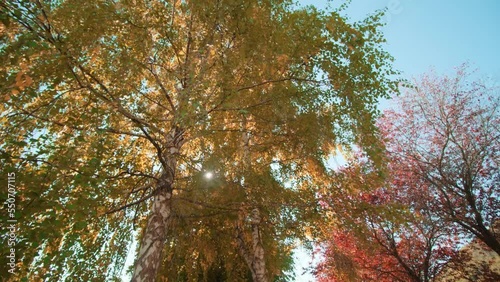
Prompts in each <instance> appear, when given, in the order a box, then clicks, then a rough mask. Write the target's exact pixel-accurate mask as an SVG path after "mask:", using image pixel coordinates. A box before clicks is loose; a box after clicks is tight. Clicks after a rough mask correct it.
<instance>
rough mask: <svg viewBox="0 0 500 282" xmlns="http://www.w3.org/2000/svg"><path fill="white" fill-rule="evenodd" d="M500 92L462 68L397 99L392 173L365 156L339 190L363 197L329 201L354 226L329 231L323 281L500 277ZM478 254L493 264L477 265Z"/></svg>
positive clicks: (386, 127) (390, 117)
mask: <svg viewBox="0 0 500 282" xmlns="http://www.w3.org/2000/svg"><path fill="white" fill-rule="evenodd" d="M494 91H496V89H494V88H490V87H487V86H485V85H484V84H483V83H481V81H480V80H471V73H469V70H468V68H467V65H462V66H460V67H458V68H457V69H456V73H455V74H454V75H453V76H445V75H443V76H438V75H436V74H435V73H432V72H430V73H428V74H425V75H424V76H422V78H421V79H419V80H415V81H414V83H413V84H412V85H411V87H409V88H407V89H406V91H405V92H404V94H403V95H401V96H399V97H396V98H395V100H394V102H395V107H394V109H393V110H387V111H385V112H384V116H383V117H382V118H381V119H380V120H379V123H378V125H379V128H380V132H381V134H382V137H383V139H384V145H385V147H386V151H385V158H384V160H385V161H386V162H387V167H386V169H385V170H382V173H380V171H379V170H377V169H374V167H373V165H372V164H371V163H370V162H369V161H366V160H364V159H362V158H358V159H357V160H355V161H353V162H352V163H351V164H349V166H347V167H345V168H343V169H341V170H339V171H338V172H337V173H336V175H335V179H336V183H337V184H336V185H338V186H340V187H341V186H344V187H348V188H350V189H352V187H354V188H356V191H357V195H356V194H353V193H351V194H348V196H346V197H343V198H341V199H342V201H339V198H338V197H337V195H333V197H332V195H331V192H329V193H326V194H325V195H324V203H325V206H326V207H327V208H328V209H333V208H334V207H335V205H337V204H338V203H339V202H342V203H347V204H348V205H349V207H351V208H350V209H349V212H348V214H344V215H343V218H350V224H351V225H346V224H345V223H342V225H339V224H337V225H335V226H334V227H333V231H332V229H329V230H327V231H326V247H325V257H326V260H325V261H324V262H323V263H322V264H321V265H320V266H319V268H318V277H319V278H320V279H326V280H325V281H328V280H329V279H330V280H334V281H345V280H348V279H351V280H352V279H353V281H356V279H363V281H416V282H417V281H422V282H425V281H441V280H439V279H443V277H444V276H445V275H444V274H443V273H446V276H447V278H446V279H451V280H453V281H455V280H457V279H459V278H460V279H465V278H464V277H462V276H463V272H462V271H461V269H475V270H474V274H471V275H469V276H470V277H475V278H471V279H473V280H471V281H493V280H495V279H494V278H492V277H498V275H499V273H496V272H495V271H497V270H494V268H492V267H491V265H492V264H495V263H498V258H499V252H498V242H499V241H498V240H499V239H498V238H499V236H498V232H499V229H498V220H499V219H498V217H499V215H500V214H499V212H500V206H499V199H500V197H499V196H500V189H499V188H500V187H499V185H498V184H499V183H500V182H499V180H500V179H499V176H500V174H499V163H500V158H499V157H500V155H499V154H498V152H499V150H498V149H499V145H500V143H499V142H500V138H499V136H500V135H499V133H500V127H499V125H500V119H499V112H498V106H499V102H500V101H499V99H498V96H497V95H494V94H496V93H495V92H494ZM340 187H339V188H340ZM337 190H338V189H337ZM332 191H335V190H332ZM471 242H472V243H471ZM469 244H470V245H469ZM464 246H465V247H464ZM474 248H477V249H479V250H480V249H482V248H483V249H485V250H489V253H493V255H491V256H490V257H492V259H484V260H477V259H476V258H475V257H476V256H482V255H481V251H479V253H478V252H476V251H474V252H471V250H474ZM485 253H488V251H485ZM488 256H489V255H488ZM485 257H487V256H486V255H485ZM472 259H473V260H476V261H471V260H472Z"/></svg>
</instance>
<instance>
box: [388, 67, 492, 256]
mask: <svg viewBox="0 0 500 282" xmlns="http://www.w3.org/2000/svg"><path fill="white" fill-rule="evenodd" d="M467 71H468V70H467V67H466V65H463V66H461V67H459V68H458V69H457V73H456V75H455V76H454V77H447V76H442V77H437V76H436V75H435V74H433V73H431V74H429V75H426V76H424V77H423V78H422V79H421V81H419V82H416V83H415V87H414V88H413V89H410V90H409V91H408V92H407V93H406V94H405V95H404V96H402V97H401V98H400V100H399V105H400V109H398V110H397V111H388V112H386V113H385V117H384V119H383V120H382V121H381V126H382V131H383V132H384V134H385V138H387V143H386V144H387V150H388V154H389V157H390V159H391V160H392V161H393V162H394V163H398V165H399V166H401V167H403V169H404V170H406V171H407V173H408V174H409V175H411V177H413V178H418V179H421V181H423V183H424V184H425V185H421V186H420V187H425V189H426V190H424V191H422V190H421V191H422V193H423V194H424V193H425V194H430V195H431V196H432V197H431V198H430V204H429V208H428V210H429V212H431V213H432V215H434V216H437V217H439V218H440V220H442V221H443V222H446V223H447V224H449V225H457V226H458V227H460V229H461V230H462V231H463V232H464V234H468V235H470V236H473V237H476V238H478V239H480V240H481V241H483V242H484V243H485V244H486V245H488V246H489V247H490V248H491V249H492V250H494V251H495V252H496V253H497V254H499V255H500V240H499V236H498V234H497V232H498V231H495V230H494V229H493V228H492V225H493V224H494V223H495V222H496V221H497V220H498V217H499V216H500V202H499V201H500V200H499V199H500V198H499V196H500V187H499V185H498V184H499V183H500V181H499V180H500V170H499V164H500V154H499V148H500V147H499V146H500V126H499V125H500V119H499V112H498V105H499V101H500V100H499V97H498V95H493V96H490V95H491V91H492V90H491V89H488V88H487V87H485V86H484V85H482V84H481V83H480V82H477V81H476V82H469V80H468V79H469V74H468V73H467Z"/></svg>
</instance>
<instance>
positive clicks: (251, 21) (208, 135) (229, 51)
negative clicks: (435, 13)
mask: <svg viewBox="0 0 500 282" xmlns="http://www.w3.org/2000/svg"><path fill="white" fill-rule="evenodd" d="M0 5H1V6H0V7H1V11H2V13H1V17H2V18H1V20H2V24H3V26H2V28H3V30H4V31H5V32H4V33H3V34H2V37H1V40H2V41H1V42H2V43H1V45H0V52H1V53H2V68H1V80H2V83H1V85H2V88H1V91H2V99H3V103H2V104H1V107H2V114H1V120H0V121H1V124H2V127H1V128H2V131H1V133H0V134H1V138H2V140H3V143H2V144H1V145H0V149H1V152H2V166H3V167H4V168H5V171H7V172H9V171H16V173H17V174H18V175H19V178H18V184H19V186H18V202H17V204H18V214H17V218H18V220H19V222H20V226H19V227H20V230H19V233H18V235H19V241H18V242H19V243H18V246H17V247H18V253H19V254H22V255H21V257H20V260H19V264H18V270H19V273H20V275H21V276H23V277H27V278H28V279H30V280H50V281H58V280H64V279H65V277H81V279H83V280H85V281H92V280H98V281H104V280H111V279H116V278H117V277H118V276H119V273H120V271H121V267H122V266H123V262H124V258H125V255H126V252H125V250H126V246H127V245H128V244H129V243H130V242H131V240H132V234H133V233H132V232H130V231H131V230H133V229H134V228H135V227H136V226H140V228H141V231H140V232H138V233H139V234H140V236H139V238H138V240H140V242H141V243H140V248H139V250H138V254H137V259H136V262H135V267H134V274H133V280H134V281H152V280H154V279H155V278H158V277H162V274H160V273H159V271H158V270H159V269H160V268H161V263H162V261H165V260H167V261H168V260H169V257H170V255H171V253H167V254H164V253H165V252H164V250H165V249H167V250H170V251H171V250H172V246H177V245H186V241H184V242H179V240H187V239H189V238H184V237H183V236H182V234H173V233H174V231H175V230H179V229H172V227H173V226H175V225H173V223H172V222H174V221H175V220H174V218H175V217H178V218H182V217H187V216H198V215H203V216H206V215H208V214H209V212H208V211H209V210H210V209H212V210H213V209H214V207H216V208H217V210H219V211H221V212H220V213H221V214H223V215H221V217H222V218H221V219H218V220H221V221H223V222H224V224H222V226H214V224H212V223H211V222H210V220H207V219H204V217H200V220H199V221H197V222H193V221H185V223H186V225H185V229H184V230H193V232H200V233H203V234H219V233H218V232H221V231H220V230H217V228H222V227H223V226H229V225H230V224H229V222H232V225H231V226H232V227H237V228H238V230H239V231H238V232H239V233H238V234H240V235H238V236H235V235H233V237H232V238H231V239H232V240H233V241H232V242H233V243H234V242H235V241H237V240H239V239H238V238H243V239H244V240H241V241H243V242H244V244H242V245H241V246H245V244H247V247H248V246H253V245H255V244H258V245H261V246H264V247H266V248H268V249H267V251H266V252H265V255H266V256H265V257H264V252H261V251H259V252H258V254H259V255H258V256H257V254H256V253H255V252H254V253H250V255H252V256H253V259H255V258H258V260H259V263H253V262H252V261H251V263H248V260H247V265H248V267H249V270H250V271H253V272H257V271H258V272H259V273H267V276H269V275H271V273H277V272H278V271H276V270H275V269H273V267H271V268H269V266H274V267H280V266H281V265H282V264H281V263H278V262H276V263H275V260H278V259H279V258H283V256H282V255H280V254H279V252H278V251H273V250H278V249H279V248H283V246H284V245H283V243H282V242H278V241H276V240H281V238H292V237H296V236H301V234H303V233H304V230H305V229H306V227H307V225H308V224H310V223H309V222H308V221H304V223H301V224H298V225H297V226H296V227H295V228H288V227H290V226H289V225H291V222H294V221H295V220H296V219H298V218H302V215H303V214H305V215H307V214H309V213H312V212H314V211H315V209H316V206H315V205H314V204H310V203H309V204H308V205H306V204H305V203H307V201H309V200H310V199H314V196H315V190H316V188H315V187H316V185H315V182H314V181H312V180H313V179H314V176H315V174H320V173H321V172H322V170H324V168H323V160H324V159H325V158H326V157H327V156H328V155H329V154H330V153H332V152H333V150H334V149H335V148H336V146H337V145H339V144H348V143H350V142H355V143H358V144H360V146H361V147H363V148H365V149H366V150H367V151H368V152H370V154H372V155H373V154H374V153H375V151H376V148H375V147H374V146H372V145H373V144H374V142H373V141H374V135H373V134H372V131H373V130H374V122H373V121H374V117H375V115H376V113H377V111H376V109H375V103H376V101H377V99H378V98H380V97H384V96H386V95H387V93H389V92H390V91H393V90H395V89H394V88H395V87H394V86H395V83H394V81H392V80H391V79H388V78H387V77H388V76H387V75H391V74H394V72H393V71H392V70H391V69H390V65H389V62H390V60H391V58H390V56H388V55H387V54H386V53H385V52H384V51H383V50H382V49H381V45H380V44H381V43H382V42H383V39H382V37H381V35H380V33H379V32H378V31H377V27H378V26H379V23H378V21H379V19H380V14H377V15H374V16H372V17H370V18H368V19H366V20H365V21H363V22H360V23H357V24H348V23H346V22H345V20H344V19H343V18H342V17H340V16H339V14H338V13H337V12H321V11H317V10H315V9H313V8H305V9H297V8H295V7H294V6H293V5H292V4H291V3H290V2H289V1H232V0H231V1H229V0H228V1H226V0H219V1H170V2H165V1H127V0H124V1H105V0H101V1H89V2H81V1H76V0H67V1H23V0H19V1H10V2H1V3H0ZM243 135H246V136H247V137H246V138H244V137H243ZM245 144H247V145H245ZM247 159H248V161H247ZM245 162H248V164H246V165H244V163H245ZM245 166H246V168H245V169H244V170H241V168H242V167H245ZM206 171H213V172H214V173H215V174H216V175H217V177H218V178H217V179H218V181H219V182H218V185H212V186H213V189H209V187H208V186H210V185H208V184H207V183H203V184H202V185H197V184H200V182H199V181H197V179H199V178H200V176H202V175H203V173H205V172H206ZM3 175H4V174H2V177H3ZM288 175H294V186H293V189H291V188H289V187H287V185H285V180H284V177H285V176H288ZM222 192H224V193H225V194H223V193H222ZM2 193H4V192H2ZM233 195H234V196H235V197H234V198H233V200H232V201H233V202H231V200H230V199H231V196H233ZM1 196H2V199H3V198H6V195H5V194H2V195H1ZM181 203H191V204H189V205H188V204H185V205H184V204H181ZM306 207H307V208H306ZM254 210H257V211H258V216H253V217H252V214H253V215H255V213H252V212H253V211H254ZM222 211H224V213H222ZM250 211H252V212H250ZM238 215H239V216H238ZM252 218H253V221H252ZM257 218H259V220H256V219H257ZM304 218H305V217H304ZM238 220H239V221H240V223H238ZM196 224H198V225H196ZM178 226H183V225H182V224H180V223H178ZM196 226H198V227H196ZM285 227H286V228H285ZM228 228H229V227H228ZM287 228H288V230H289V231H285V230H287ZM184 230H183V231H184ZM233 230H234V229H233ZM256 230H257V231H256ZM222 232H223V233H224V232H226V231H222ZM187 234H189V233H187ZM250 234H261V235H262V237H261V236H258V237H259V241H258V242H256V241H255V240H254V238H255V236H253V237H252V236H250ZM277 234H278V235H279V236H277ZM235 237H236V238H235ZM202 238H207V237H203V236H202ZM219 239H220V240H221V241H217V243H218V244H225V243H227V241H225V240H229V239H230V236H227V233H226V235H224V236H220V237H219V236H218V237H217V240H219ZM2 240H5V237H2ZM165 242H169V244H165ZM195 242H200V241H199V240H196V241H195ZM201 243H204V244H205V245H207V244H208V242H201ZM285 245H286V244H285ZM3 246H6V244H3ZM228 246H229V244H228ZM280 246H281V247H280ZM194 248H195V249H196V250H197V251H198V252H200V251H204V252H205V253H204V254H203V255H204V258H205V259H206V260H207V262H206V265H216V264H217V263H218V260H219V258H220V256H215V255H214V256H209V255H208V254H209V252H208V251H206V248H203V246H201V245H195V246H194ZM254 250H255V248H254ZM183 251H184V252H185V253H184V254H183V255H182V256H183V257H184V258H186V257H187V256H186V255H187V254H191V255H192V254H194V252H193V250H192V249H189V248H184V249H183ZM222 252H227V249H223V250H222ZM224 255H225V257H224V258H225V259H226V261H228V260H229V258H231V255H230V254H227V253H226V254H224ZM241 255H242V256H243V257H245V252H242V254H241ZM247 255H248V253H247ZM2 259H5V258H2ZM263 261H265V262H266V263H262V262H263ZM255 265H258V266H259V267H258V268H259V269H253V267H254V266H255ZM2 266H5V264H4V263H2ZM263 266H267V267H266V268H267V269H262V268H263ZM207 269H208V268H206V267H205V270H207ZM186 271H188V272H190V271H191V269H190V270H186ZM196 271H198V270H196ZM190 275H191V274H190ZM264 276H266V275H264ZM267 276H266V277H267ZM193 277H194V276H192V275H191V276H188V277H187V278H186V279H188V280H193V279H195V278H193ZM259 277H260V278H259V279H260V280H261V281H265V280H263V279H266V277H263V276H262V275H260V276H259ZM12 279H15V277H13V278H12ZM254 279H256V278H255V277H254ZM257 281H258V280H257Z"/></svg>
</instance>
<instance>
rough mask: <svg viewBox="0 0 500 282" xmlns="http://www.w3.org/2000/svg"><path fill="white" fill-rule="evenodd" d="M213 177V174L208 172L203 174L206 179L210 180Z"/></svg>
mask: <svg viewBox="0 0 500 282" xmlns="http://www.w3.org/2000/svg"><path fill="white" fill-rule="evenodd" d="M213 177H214V174H213V173H212V172H210V171H208V172H206V173H205V178H206V179H212V178H213Z"/></svg>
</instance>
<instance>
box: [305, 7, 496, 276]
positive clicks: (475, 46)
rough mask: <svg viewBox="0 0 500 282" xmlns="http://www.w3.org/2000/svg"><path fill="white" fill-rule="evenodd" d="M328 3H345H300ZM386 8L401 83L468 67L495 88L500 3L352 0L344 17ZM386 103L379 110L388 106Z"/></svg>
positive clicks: (388, 47)
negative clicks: (401, 78)
mask: <svg viewBox="0 0 500 282" xmlns="http://www.w3.org/2000/svg"><path fill="white" fill-rule="evenodd" d="M327 2H331V4H332V5H333V6H334V7H338V6H339V5H340V4H342V3H343V2H345V1H326V0H300V1H299V3H302V4H306V5H309V4H313V5H315V6H317V7H319V8H325V7H326V6H327ZM385 7H387V8H388V12H387V14H386V17H385V18H384V22H385V23H386V25H385V26H384V27H383V28H382V32H383V33H384V34H385V38H386V39H387V43H386V46H385V47H386V50H387V51H388V52H389V53H390V54H391V55H392V56H393V57H394V60H395V61H394V67H395V69H397V70H400V71H401V72H402V77H403V78H406V79H411V78H413V77H419V76H420V75H421V74H423V73H424V72H427V71H429V70H430V69H431V68H433V69H435V70H436V72H437V73H438V74H440V73H447V74H452V73H453V72H454V67H456V66H459V65H461V64H462V63H465V62H468V63H469V64H470V65H471V67H472V68H475V69H476V68H477V69H478V72H477V73H476V75H477V76H478V77H480V78H482V79H485V80H487V81H490V83H493V84H495V85H497V86H498V85H500V0H433V1H432V0H352V2H351V5H350V7H349V8H348V9H347V10H346V11H345V15H346V16H348V17H349V18H350V19H351V21H357V20H361V19H363V18H365V17H366V15H367V14H370V13H373V12H375V11H377V10H379V9H383V8H385ZM497 93H498V92H497ZM386 103H387V102H385V103H383V105H381V108H386V107H387V106H390V105H388V104H386ZM389 103H390V102H389ZM296 251H297V253H296V257H295V258H296V265H295V274H296V276H297V277H296V281H299V282H305V281H314V277H313V276H312V275H311V274H310V273H305V274H304V273H303V269H304V268H307V267H308V266H309V264H310V262H311V258H310V257H308V255H307V253H306V252H305V251H304V250H303V249H302V248H299V249H298V250H296Z"/></svg>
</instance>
